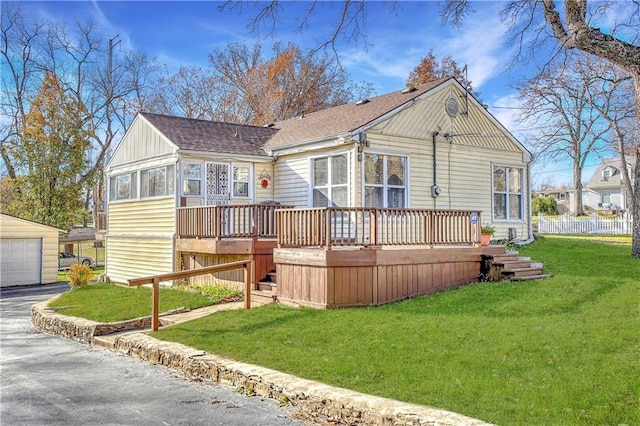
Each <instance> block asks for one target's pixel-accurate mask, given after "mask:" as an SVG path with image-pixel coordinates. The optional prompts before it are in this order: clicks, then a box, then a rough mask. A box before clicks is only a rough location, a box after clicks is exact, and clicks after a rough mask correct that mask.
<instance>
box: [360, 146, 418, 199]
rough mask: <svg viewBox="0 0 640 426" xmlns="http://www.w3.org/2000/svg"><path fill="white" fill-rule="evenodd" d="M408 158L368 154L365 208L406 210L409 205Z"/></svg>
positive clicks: (365, 167)
mask: <svg viewBox="0 0 640 426" xmlns="http://www.w3.org/2000/svg"><path fill="white" fill-rule="evenodd" d="M406 176H407V157H400V156H396V155H382V154H372V153H366V154H365V156H364V205H365V207H391V208H404V207H406V205H407V201H406V198H407V197H406V194H407V187H406V182H407V179H406Z"/></svg>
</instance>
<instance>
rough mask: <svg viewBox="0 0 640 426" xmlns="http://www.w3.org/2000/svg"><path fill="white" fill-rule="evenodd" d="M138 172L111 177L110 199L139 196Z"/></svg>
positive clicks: (116, 199)
mask: <svg viewBox="0 0 640 426" xmlns="http://www.w3.org/2000/svg"><path fill="white" fill-rule="evenodd" d="M137 183H138V174H137V173H136V172H132V173H123V174H119V175H115V176H111V177H110V178H109V200H110V201H119V200H132V199H135V198H136V197H137V196H138V191H137V188H138V187H137Z"/></svg>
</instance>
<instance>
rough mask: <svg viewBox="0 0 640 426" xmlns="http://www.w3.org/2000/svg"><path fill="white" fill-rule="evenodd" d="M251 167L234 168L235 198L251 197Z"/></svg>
mask: <svg viewBox="0 0 640 426" xmlns="http://www.w3.org/2000/svg"><path fill="white" fill-rule="evenodd" d="M249 173H250V170H249V167H247V166H233V196H234V197H248V196H249Z"/></svg>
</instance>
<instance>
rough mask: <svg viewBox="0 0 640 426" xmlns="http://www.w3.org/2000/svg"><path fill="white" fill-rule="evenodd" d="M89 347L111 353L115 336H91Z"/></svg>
mask: <svg viewBox="0 0 640 426" xmlns="http://www.w3.org/2000/svg"><path fill="white" fill-rule="evenodd" d="M91 346H93V347H96V348H102V349H108V350H110V351H112V350H114V349H115V347H116V336H115V335H107V336H93V338H92V339H91Z"/></svg>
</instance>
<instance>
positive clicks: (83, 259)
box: [58, 251, 93, 269]
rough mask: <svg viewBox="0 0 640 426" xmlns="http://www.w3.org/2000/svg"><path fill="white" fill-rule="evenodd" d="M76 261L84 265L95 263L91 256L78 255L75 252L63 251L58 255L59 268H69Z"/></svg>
mask: <svg viewBox="0 0 640 426" xmlns="http://www.w3.org/2000/svg"><path fill="white" fill-rule="evenodd" d="M74 263H82V264H83V265H87V266H91V265H92V264H93V259H92V258H90V257H89V256H80V257H78V256H76V255H75V254H73V253H68V252H66V251H63V252H61V253H60V255H59V256H58V269H67V268H68V267H69V266H71V265H73V264H74Z"/></svg>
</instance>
